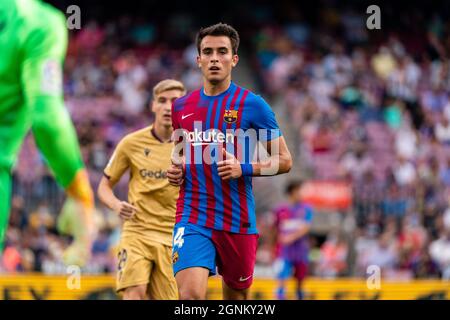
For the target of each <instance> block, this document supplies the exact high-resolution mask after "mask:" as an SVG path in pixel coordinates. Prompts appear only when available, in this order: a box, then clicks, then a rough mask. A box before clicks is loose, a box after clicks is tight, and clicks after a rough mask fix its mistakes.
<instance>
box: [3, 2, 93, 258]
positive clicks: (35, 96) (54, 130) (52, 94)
mask: <svg viewBox="0 0 450 320" xmlns="http://www.w3.org/2000/svg"><path fill="white" fill-rule="evenodd" d="M66 47H67V29H66V20H65V16H64V15H63V14H62V13H61V12H60V11H58V10H56V9H55V8H53V7H52V6H50V5H48V4H45V3H43V2H40V1H36V0H20V1H19V0H2V1H1V3H0V48H1V49H0V141H1V149H0V252H1V251H2V250H3V247H4V238H5V232H6V229H7V226H8V219H9V211H10V196H11V171H12V168H13V166H14V164H15V162H16V159H17V154H18V153H19V150H20V146H21V144H22V142H23V140H24V138H25V136H26V134H27V133H28V131H29V130H30V129H31V130H32V132H33V136H34V138H35V141H36V144H37V146H38V148H39V150H40V151H41V153H42V154H43V156H44V157H45V159H46V161H47V163H48V165H49V166H50V168H51V170H52V172H53V174H54V175H55V178H56V180H57V182H58V183H59V184H60V185H61V186H62V187H63V188H64V189H65V190H66V193H67V195H68V201H67V202H71V203H74V204H75V206H74V207H75V208H77V210H76V212H71V213H70V214H68V215H65V216H63V217H62V220H60V221H59V226H60V231H61V232H65V233H69V234H71V235H72V236H73V237H74V241H73V243H72V245H71V246H70V247H69V248H68V249H67V250H66V252H65V255H64V260H65V262H66V263H67V264H78V265H84V264H85V263H86V262H87V260H88V259H89V256H90V248H91V243H92V238H93V237H94V234H95V232H94V229H95V228H94V224H93V208H94V200H93V192H92V189H91V186H90V184H89V179H88V174H87V171H86V169H85V167H84V163H83V160H82V157H81V153H80V148H79V145H78V139H77V136H76V132H75V129H74V126H73V124H72V121H71V119H70V116H69V113H68V111H67V109H66V108H65V106H64V99H63V88H62V67H63V63H64V58H65V55H66ZM29 169H30V170H33V168H29ZM67 202H66V203H67Z"/></svg>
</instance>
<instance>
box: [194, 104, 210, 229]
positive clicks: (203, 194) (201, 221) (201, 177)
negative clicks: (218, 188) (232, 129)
mask: <svg viewBox="0 0 450 320" xmlns="http://www.w3.org/2000/svg"><path fill="white" fill-rule="evenodd" d="M213 107H214V100H210V101H209V106H208V114H207V116H206V122H204V123H203V130H202V131H204V132H205V131H207V130H208V129H209V125H210V121H209V117H210V116H211V110H212V108H213ZM199 129H200V128H199ZM199 147H200V153H201V154H200V157H201V159H202V162H201V163H203V158H202V157H203V147H202V146H199ZM196 152H197V150H196ZM197 176H198V181H199V183H200V186H199V190H198V191H199V197H198V211H199V215H198V221H197V224H198V225H200V226H205V225H206V219H207V214H206V210H207V208H208V200H207V199H208V194H207V193H208V190H207V188H206V176H205V171H204V170H203V164H199V165H197ZM213 196H214V195H213Z"/></svg>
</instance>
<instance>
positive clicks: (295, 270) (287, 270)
mask: <svg viewBox="0 0 450 320" xmlns="http://www.w3.org/2000/svg"><path fill="white" fill-rule="evenodd" d="M274 268H275V274H276V277H277V279H278V280H286V279H289V278H290V277H292V276H294V277H295V278H296V279H297V280H299V281H301V280H303V279H304V278H305V277H306V274H307V273H308V263H307V262H306V261H303V262H302V261H298V262H292V261H289V260H288V259H284V258H278V259H277V260H276V261H275V264H274Z"/></svg>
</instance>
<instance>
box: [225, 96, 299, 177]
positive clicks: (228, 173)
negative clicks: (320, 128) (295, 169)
mask: <svg viewBox="0 0 450 320" xmlns="http://www.w3.org/2000/svg"><path fill="white" fill-rule="evenodd" d="M252 106H253V109H252V110H250V111H251V112H250V114H251V120H250V122H251V124H252V128H253V129H255V130H257V140H258V141H257V142H259V143H263V144H265V148H266V151H267V153H268V157H267V158H266V159H264V160H263V159H258V161H256V162H252V163H244V164H242V163H240V162H239V161H238V160H237V159H236V158H235V157H234V156H233V155H231V154H229V153H228V152H226V150H225V149H223V151H222V154H223V156H224V158H225V160H224V161H220V162H218V163H217V166H218V172H219V176H221V177H222V179H223V180H228V179H236V178H239V177H240V176H243V175H244V176H273V175H277V174H282V173H287V172H289V171H290V170H291V167H292V156H291V153H290V152H289V149H288V147H287V145H286V141H285V139H284V137H283V136H282V135H281V131H280V129H279V127H278V123H277V121H276V119H275V114H274V112H273V111H272V109H271V108H270V106H269V105H268V104H267V103H266V102H265V101H264V100H263V99H262V98H260V97H258V98H256V99H255V102H254V104H252ZM261 147H262V146H260V148H261Z"/></svg>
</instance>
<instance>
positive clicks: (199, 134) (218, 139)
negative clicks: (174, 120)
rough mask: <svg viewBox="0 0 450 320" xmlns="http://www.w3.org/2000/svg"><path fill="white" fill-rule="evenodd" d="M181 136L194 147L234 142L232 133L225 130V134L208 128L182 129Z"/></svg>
mask: <svg viewBox="0 0 450 320" xmlns="http://www.w3.org/2000/svg"><path fill="white" fill-rule="evenodd" d="M183 136H184V138H185V139H186V141H187V142H189V143H191V144H192V145H193V146H194V147H195V146H200V145H208V144H223V143H234V134H233V133H231V132H227V133H226V134H225V133H223V132H221V131H219V130H215V129H209V130H207V131H201V130H198V129H197V128H195V129H194V131H191V132H187V131H183Z"/></svg>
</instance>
